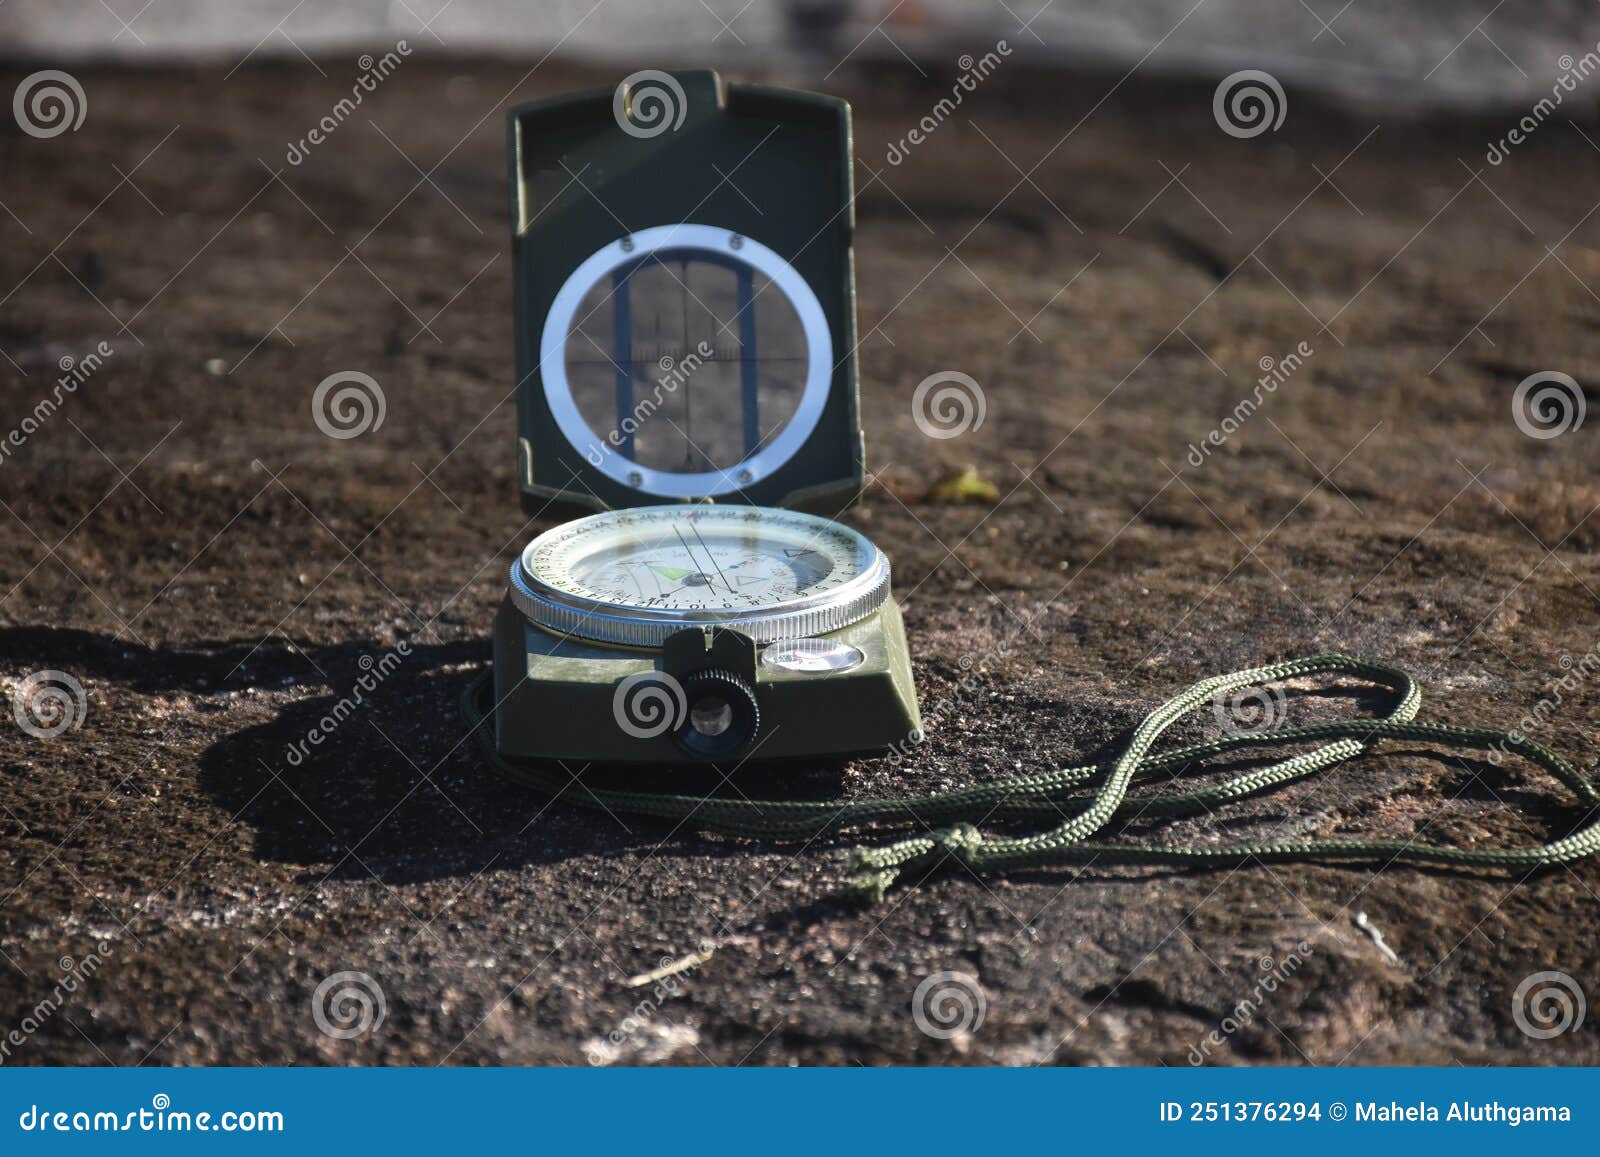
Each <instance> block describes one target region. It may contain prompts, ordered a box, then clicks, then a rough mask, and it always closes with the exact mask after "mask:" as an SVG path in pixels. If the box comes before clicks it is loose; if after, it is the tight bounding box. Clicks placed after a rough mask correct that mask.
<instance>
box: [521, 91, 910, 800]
mask: <svg viewBox="0 0 1600 1157" xmlns="http://www.w3.org/2000/svg"><path fill="white" fill-rule="evenodd" d="M663 108H664V109H665V114H664V116H662V115H661V113H662V110H663ZM647 115H648V118H649V119H648V123H647V121H646V117H647ZM510 124H511V133H510V161H511V190H512V223H513V230H512V250H513V258H514V261H513V266H514V276H515V279H516V280H515V285H516V315H515V326H514V331H515V335H516V348H517V368H518V386H517V421H518V437H517V463H518V471H517V475H518V484H519V488H520V490H521V492H522V498H523V505H524V508H525V509H527V510H528V512H529V513H530V514H532V515H534V516H536V517H541V518H548V517H551V516H557V517H562V516H566V517H570V518H571V520H570V521H565V522H561V523H559V524H557V525H554V526H552V527H550V528H549V529H546V530H545V531H544V532H543V533H541V534H539V535H537V536H536V537H535V538H534V539H533V540H532V541H530V542H528V543H527V544H526V545H525V546H524V547H523V548H522V549H521V550H520V551H519V553H518V555H517V558H516V560H515V561H514V562H513V563H512V564H511V566H510V572H509V575H508V576H507V585H506V596H505V599H504V601H503V602H502V604H501V608H500V611H499V614H498V615H497V617H496V620H495V632H494V636H495V708H494V726H495V740H496V745H497V750H498V754H499V755H500V756H502V757H503V758H505V759H508V760H531V761H551V760H555V761H561V762H562V763H563V764H567V763H569V762H578V763H581V764H584V765H587V764H591V763H601V764H621V765H637V766H650V767H658V766H671V765H679V764H684V763H708V762H709V763H714V764H719V765H720V764H725V765H728V766H730V767H731V766H736V765H742V764H743V763H746V762H749V761H756V762H768V761H784V760H795V759H803V758H817V757H833V756H847V755H856V754H869V753H881V752H885V751H890V750H895V749H897V748H900V747H901V746H903V745H908V744H912V743H915V742H917V741H919V740H920V738H921V732H920V730H919V727H920V720H919V716H918V712H917V702H916V690H915V687H914V685H913V683H912V677H911V665H910V660H909V657H908V653H907V647H906V639H905V628H904V625H903V623H902V619H901V614H900V609H899V607H898V606H897V605H896V603H895V601H894V598H893V596H892V591H891V587H890V565H889V560H888V558H887V557H886V556H885V555H884V553H883V552H882V551H881V550H879V549H878V547H877V546H876V545H875V544H874V543H873V542H871V541H870V540H869V539H868V538H866V537H865V536H863V535H862V534H860V533H859V532H858V531H856V530H854V529H852V528H851V527H849V526H846V525H845V524H843V523H841V522H838V521H835V517H836V516H837V515H839V514H841V513H842V512H843V511H844V510H845V508H846V507H848V506H849V505H850V504H851V503H852V502H853V501H854V500H855V498H856V497H857V496H858V494H859V492H860V489H861V485H862V480H863V478H864V474H865V468H864V464H863V453H864V450H863V441H862V437H861V429H860V424H859V419H858V399H857V392H858V387H857V378H856V360H855V348H856V345H857V342H856V336H855V292H854V267H853V258H852V234H853V231H854V223H855V222H854V213H853V204H854V198H853V196H852V186H851V155H850V114H849V108H848V106H847V105H846V104H845V103H844V102H843V101H840V100H837V99H834V98H831V97H825V96H819V95H816V94H811V93H797V92H790V91H786V90H780V89H772V88H765V87H760V86H752V85H725V84H723V82H722V81H721V79H720V78H719V77H717V75H716V74H715V73H712V72H681V73H670V74H669V73H658V72H648V73H636V74H635V75H634V76H632V77H629V78H628V79H627V80H625V81H623V82H622V84H620V85H618V86H617V87H616V88H615V89H607V90H602V91H600V92H594V93H580V94H575V95H573V96H567V97H559V98H556V99H555V100H551V101H542V102H539V103H536V104H532V105H526V106H523V107H521V108H518V109H515V110H513V112H512V114H511V122H510ZM735 174H736V176H735ZM574 513H577V514H579V515H580V516H579V517H571V516H572V515H573V514H574ZM825 515H826V516H829V517H824V516H825ZM574 770H576V768H574Z"/></svg>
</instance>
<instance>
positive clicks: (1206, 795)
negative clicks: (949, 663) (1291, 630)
mask: <svg viewBox="0 0 1600 1157" xmlns="http://www.w3.org/2000/svg"><path fill="white" fill-rule="evenodd" d="M1307 675H1344V676H1350V677H1353V678H1357V679H1362V680H1365V681H1367V682H1370V683H1375V684H1378V685H1379V686H1381V687H1385V688H1387V689H1388V690H1389V691H1391V692H1393V693H1394V695H1395V704H1394V706H1393V707H1392V708H1391V709H1390V711H1389V713H1388V714H1387V715H1384V716H1381V717H1379V718H1372V719H1353V720H1338V721H1333V722H1325V723H1311V724H1307V725H1305V726H1301V727H1285V728H1278V729H1274V730H1270V731H1260V732H1248V733H1243V734H1238V735H1228V736H1223V737H1221V738H1218V739H1213V740H1209V741H1207V742H1204V743H1196V744H1191V745H1189V746H1187V747H1180V748H1176V749H1174V750H1172V751H1168V752H1164V753H1157V754H1152V752H1151V748H1152V747H1154V745H1155V743H1156V741H1157V740H1158V739H1159V738H1160V737H1161V735H1162V733H1163V732H1165V731H1166V730H1167V728H1169V727H1171V726H1172V725H1173V724H1174V723H1176V722H1177V721H1178V720H1179V719H1181V718H1182V717H1183V716H1185V715H1187V714H1188V713H1189V712H1191V711H1193V710H1195V709H1196V708H1197V707H1200V706H1202V705H1203V704H1205V703H1208V702H1210V701H1211V700H1213V699H1214V698H1215V697H1217V696H1218V695H1223V694H1228V693H1231V692H1237V691H1241V690H1244V689H1245V688H1249V687H1255V686H1260V685H1264V684H1269V683H1276V682H1279V681H1282V680H1285V679H1295V678H1299V677H1302V676H1307ZM490 684H491V679H490V677H489V676H488V675H487V674H485V675H483V676H480V677H479V678H478V679H476V680H474V681H473V682H472V683H471V684H470V685H469V686H468V687H467V689H466V691H465V692H464V693H463V694H462V697H461V712H462V715H463V717H464V718H465V720H466V722H467V725H468V727H469V728H470V730H471V731H472V733H473V734H474V735H475V736H476V738H477V740H478V743H479V745H480V746H481V747H482V749H483V751H484V755H485V757H486V758H487V760H488V761H489V763H490V764H491V765H492V766H493V767H494V768H495V769H496V770H497V771H499V772H500V773H502V774H503V775H505V776H507V777H508V778H510V779H513V780H515V781H517V782H519V783H522V784H524V785H526V786H529V787H532V788H534V789H536V790H538V791H540V792H542V793H544V794H546V795H549V796H551V797H560V796H563V794H564V793H566V792H567V789H568V788H569V787H571V786H572V783H573V778H572V777H571V776H570V775H566V774H562V773H558V772H555V771H551V770H548V769H545V768H542V767H540V766H538V765H535V764H524V763H513V762H511V761H509V760H506V759H504V758H502V757H501V756H500V754H499V753H498V752H497V751H495V748H494V739H493V736H492V734H491V729H490V728H489V727H486V726H484V724H485V723H486V722H487V720H488V714H489V713H488V710H486V708H485V698H486V696H485V692H486V691H489V692H491V693H492V689H491V687H490ZM1421 703H1422V694H1421V691H1420V690H1419V689H1418V687H1417V685H1416V682H1415V680H1413V679H1412V678H1411V677H1410V676H1409V675H1407V674H1406V673H1405V672H1404V671H1400V670H1397V669H1395V668H1393V667H1386V666H1383V665H1381V664H1377V663H1369V662H1366V661H1364V660H1362V659H1357V658H1355V657H1353V656H1350V655H1342V654H1323V655H1313V656H1310V657H1308V658H1305V659H1295V660H1292V661H1289V662H1285V663H1275V664H1272V665H1270V666H1265V667H1256V668H1251V669H1249V670H1244V671H1235V672H1233V673H1232V674H1229V675H1219V676H1216V677H1214V678H1211V679H1204V680H1202V681H1200V682H1198V683H1195V684H1194V685H1193V686H1191V687H1189V688H1188V689H1186V690H1185V691H1183V692H1182V693H1181V694H1179V695H1177V696H1176V697H1174V698H1173V699H1171V700H1169V701H1167V702H1166V703H1164V704H1162V705H1161V706H1160V707H1158V708H1157V709H1156V710H1155V711H1152V712H1151V713H1150V714H1149V715H1148V716H1146V717H1145V719H1144V721H1143V722H1142V723H1140V724H1139V726H1138V728H1136V729H1135V731H1134V733H1133V735H1132V737H1131V738H1130V739H1129V740H1128V744H1127V747H1126V748H1124V750H1123V752H1122V754H1121V755H1119V756H1118V757H1117V758H1116V759H1115V760H1113V761H1111V762H1110V763H1094V764H1085V765H1083V766H1081V767H1069V768H1061V769H1058V770H1055V771H1049V772H1045V773H1043V774H1040V775H1031V776H1021V777H1018V778H1014V779H1006V780H998V781H995V782H992V783H982V784H977V785H974V786H972V787H966V788H961V789H959V790H956V791H949V792H940V793H938V794H935V795H922V796H907V797H904V798H901V799H883V800H857V801H851V802H845V803H840V802H831V801H808V800H750V799H746V798H738V799H729V798H726V797H722V796H710V795H706V796H699V795H678V794H672V793H662V792H636V791H612V790H597V789H595V788H592V787H590V786H588V785H583V790H582V791H578V792H572V793H571V794H570V795H568V796H566V798H568V799H569V800H570V802H572V803H574V804H577V805H579V806H583V807H590V808H595V809H603V810H606V811H611V812H618V813H627V814H631V815H639V816H649V817H654V818H658V819H664V820H677V821H679V822H680V823H690V824H692V825H693V826H694V827H696V828H698V829H701V830H704V831H710V832H717V833H720V834H723V835H730V836H742V837H746V838H750V839H758V840H775V841H799V840H813V839H816V838H818V837H820V836H824V835H828V834H830V833H833V832H837V831H842V830H845V829H849V828H860V827H870V826H879V827H896V826H898V827H907V826H911V825H920V826H922V827H924V828H927V829H929V830H928V831H927V834H925V835H918V836H911V837H907V838H905V839H901V840H898V841H896V842H894V843H891V844H887V845H883V846H880V847H862V848H857V849H855V850H854V851H853V852H851V853H850V854H849V856H848V859H847V863H848V870H849V879H848V882H847V885H846V891H847V892H849V893H851V894H853V895H856V896H858V897H861V898H863V899H866V900H869V901H877V900H881V899H882V898H883V896H884V894H885V892H886V891H887V890H888V889H889V888H890V887H891V886H892V885H893V884H894V883H895V881H896V880H897V879H899V878H900V877H901V876H902V875H903V874H904V873H906V872H907V871H908V870H910V869H913V868H917V867H921V866H926V867H928V868H930V869H931V868H933V867H936V866H938V864H940V863H941V862H943V861H946V860H951V859H953V860H955V861H957V862H959V863H960V864H963V865H964V866H965V867H967V868H968V869H969V870H971V871H972V872H974V873H975V874H978V875H984V874H989V873H993V872H1003V871H1006V870H1008V869H1010V870H1015V869H1029V868H1041V867H1049V866H1052V865H1059V864H1081V863H1087V862H1090V861H1093V862H1097V863H1102V864H1142V865H1163V864H1165V865H1182V866H1193V867H1228V866H1237V865H1240V864H1244V863H1248V862H1250V861H1252V860H1254V861H1261V862H1280V863H1281V862H1284V861H1290V860H1345V861H1349V860H1365V861H1380V862H1384V863H1392V862H1402V863H1411V864H1434V865H1456V866H1479V867H1496V868H1519V867H1520V868H1534V867H1540V866H1544V865H1548V864H1558V863H1566V862H1568V861H1571V860H1576V859H1580V858H1582V857H1584V856H1589V855H1593V854H1594V853H1595V852H1596V851H1600V816H1597V815H1596V812H1597V811H1600V791H1597V790H1596V789H1595V787H1594V786H1593V785H1592V784H1591V783H1590V782H1589V781H1588V780H1587V779H1586V778H1585V777H1584V776H1583V775H1582V774H1580V773H1579V772H1578V771H1577V770H1576V769H1575V768H1574V767H1573V766H1572V765H1571V764H1569V763H1568V762H1567V761H1566V760H1564V759H1562V758H1561V757H1560V756H1559V755H1556V754H1555V753H1554V752H1553V751H1551V750H1550V749H1549V748H1547V747H1545V746H1544V745H1542V744H1540V743H1536V742H1534V741H1533V740H1531V739H1527V738H1525V737H1524V736H1521V735H1519V734H1517V733H1516V732H1503V731H1494V730H1487V729H1483V728H1476V727H1451V726H1446V725H1443V724H1437V723H1417V722H1415V719H1416V714H1417V710H1418V708H1419V707H1420V706H1421ZM1385 739H1402V740H1413V741H1419V742H1424V743H1429V744H1433V745H1435V746H1439V747H1448V748H1455V749H1459V750H1467V751H1473V750H1476V751H1493V750H1499V751H1501V752H1504V753H1507V754H1511V753H1514V754H1517V755H1520V756H1522V757H1524V758H1526V759H1528V760H1530V761H1531V762H1533V763H1535V764H1537V765H1539V766H1540V767H1541V768H1543V769H1544V770H1545V771H1547V772H1549V773H1550V775H1552V776H1553V777H1554V778H1555V779H1557V780H1559V781H1560V782H1561V783H1562V784H1563V785H1564V786H1565V787H1567V789H1568V790H1569V791H1571V792H1572V794H1573V795H1574V796H1576V797H1577V800H1578V803H1579V804H1580V805H1581V811H1582V817H1581V820H1582V822H1581V826H1578V827H1576V829H1575V830H1573V831H1572V832H1571V834H1569V835H1567V836H1565V837H1563V838H1560V839H1556V840H1553V841H1551V842H1549V843H1545V844H1538V845H1535V846H1531V847H1520V848H1459V847H1449V846H1445V845H1440V844H1427V843H1421V842H1418V841H1414V840H1329V839H1315V840H1284V841H1276V842H1272V843H1265V844H1217V845H1209V844H1208V845H1201V846H1191V847H1181V846H1180V847H1151V846H1148V845H1136V844H1127V843H1104V842H1091V841H1090V840H1089V837H1090V836H1093V835H1094V834H1096V833H1097V832H1100V831H1101V830H1102V829H1104V828H1105V827H1107V826H1108V825H1113V824H1115V823H1116V822H1117V821H1119V820H1129V819H1133V818H1136V817H1140V816H1166V817H1176V816H1186V815H1195V814H1199V813H1201V812H1206V811H1209V810H1210V809H1211V808H1212V807H1214V806H1216V805H1218V804H1224V803H1229V802H1233V801H1236V800H1241V799H1247V798H1249V797H1251V796H1255V795H1259V794H1261V793H1262V792H1265V791H1268V790H1271V789H1273V788H1276V787H1279V786H1281V785H1283V784H1286V783H1291V782H1293V781H1295V780H1299V779H1304V778H1305V777H1307V776H1309V775H1312V774H1314V773H1316V772H1318V771H1323V770H1326V769H1328V768H1330V767H1334V766H1336V765H1338V764H1340V763H1344V762H1346V761H1348V760H1351V759H1354V758H1356V757H1357V756H1360V755H1362V754H1363V753H1364V752H1366V751H1367V750H1368V749H1370V748H1371V747H1372V746H1374V745H1375V744H1376V743H1378V742H1379V741H1380V740H1385ZM1323 740H1331V741H1332V742H1327V743H1324V744H1323V745H1322V746H1320V747H1316V748H1314V749H1312V750H1310V751H1304V752H1301V753H1299V754H1294V755H1290V756H1288V757H1287V758H1285V759H1282V760H1280V761H1278V762H1276V763H1271V764H1268V765H1267V766H1264V767H1258V768H1254V769H1252V770H1249V771H1246V772H1243V773H1241V774H1239V775H1236V776H1234V777H1232V778H1230V779H1228V780H1226V781H1224V782H1222V783H1219V784H1214V785H1211V786H1209V787H1205V788H1200V789H1197V790H1195V791H1188V792H1178V793H1173V794H1166V795H1144V796H1137V797H1133V798H1129V796H1128V789H1129V787H1130V786H1132V785H1134V784H1136V783H1140V782H1145V781H1148V780H1150V779H1153V778H1155V777H1157V776H1159V775H1160V774H1161V773H1162V772H1166V771H1170V770H1172V769H1176V768H1179V767H1182V766H1183V765H1185V764H1188V763H1191V762H1194V761H1196V760H1201V759H1207V758H1211V757H1214V756H1218V755H1226V754H1229V753H1232V752H1238V751H1245V750H1248V749H1252V748H1284V747H1290V746H1295V745H1300V744H1305V743H1310V742H1316V741H1323ZM1095 784H1098V786H1097V787H1094V789H1093V790H1092V791H1091V792H1087V793H1085V792H1083V791H1081V790H1080V789H1084V788H1086V787H1089V786H1091V785H1095ZM1025 820H1036V821H1044V822H1047V823H1051V824H1053V826H1051V827H1048V828H1046V829H1045V830H1043V831H1040V832H1038V833H1036V834H1033V835H1027V836H1017V837H1011V836H1001V835H988V836H986V835H983V834H982V833H981V832H979V831H978V829H977V827H976V824H977V823H987V822H990V821H1025ZM936 825H946V826H943V827H938V826H936Z"/></svg>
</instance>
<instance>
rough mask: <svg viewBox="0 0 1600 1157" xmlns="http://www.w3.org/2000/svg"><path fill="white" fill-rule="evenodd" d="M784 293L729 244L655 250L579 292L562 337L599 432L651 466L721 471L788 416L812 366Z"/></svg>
mask: <svg viewBox="0 0 1600 1157" xmlns="http://www.w3.org/2000/svg"><path fill="white" fill-rule="evenodd" d="M807 348H808V347H807V341H806V333H805V329H804V327H803V325H802V323H801V320H800V316H799V314H798V313H797V312H796V310H795V307H794V304H793V303H792V302H791V301H790V300H789V298H788V296H787V295H786V294H785V293H784V292H783V290H782V289H781V288H779V287H778V286H777V285H776V284H774V283H773V282H772V281H771V279H770V278H768V277H767V276H766V275H765V274H764V273H762V272H761V271H760V270H758V269H756V268H754V267H753V266H752V265H750V264H749V263H748V262H745V261H742V260H740V259H739V258H738V256H737V255H736V254H733V253H718V252H713V251H711V250H706V249H698V248H682V249H658V250H656V251H654V252H652V253H649V254H647V255H645V256H642V257H640V258H639V259H638V260H637V261H633V262H629V263H626V264H624V265H621V266H619V267H617V268H615V269H613V270H612V271H611V272H610V273H608V274H607V275H605V276H604V277H602V278H601V279H600V280H599V281H597V282H596V283H595V284H594V285H592V286H591V287H590V288H589V290H588V292H587V293H585V295H584V296H583V298H582V300H581V302H580V303H579V305H578V308H577V311H576V313H575V314H574V316H573V322H572V325H571V328H570V329H569V331H568V333H567V340H566V375H567V382H568V386H569V388H570V389H571V392H572V398H573V402H574V404H575V405H576V406H577V409H578V412H579V414H580V415H581V416H582V418H583V420H584V422H586V423H587V424H588V426H589V428H590V429H591V430H592V431H593V433H594V435H595V438H596V440H597V442H601V443H604V444H605V445H606V446H608V447H609V448H610V449H611V450H613V451H614V452H615V453H617V454H618V455H620V456H621V457H623V458H625V459H627V460H629V461H632V462H636V463H638V464H639V465H641V466H644V467H648V468H649V469H651V470H658V471H662V472H666V473H674V474H692V473H704V472H708V471H722V470H728V469H730V468H732V467H734V466H736V465H737V464H738V463H740V462H742V461H744V460H745V459H747V458H749V457H750V456H751V455H753V454H755V453H756V452H757V451H759V450H760V449H762V448H763V447H765V446H766V445H768V444H769V443H770V442H771V441H772V440H773V439H774V438H776V437H777V436H778V435H779V434H780V433H781V432H782V430H783V428H784V427H785V426H786V425H788V423H789V421H790V420H791V419H792V418H793V417H794V414H795V411H796V409H797V408H798V407H799V405H800V400H801V396H802V394H803V393H804V391H805V385H806V378H807V374H808V372H809V369H810V361H809V355H808V353H807Z"/></svg>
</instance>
